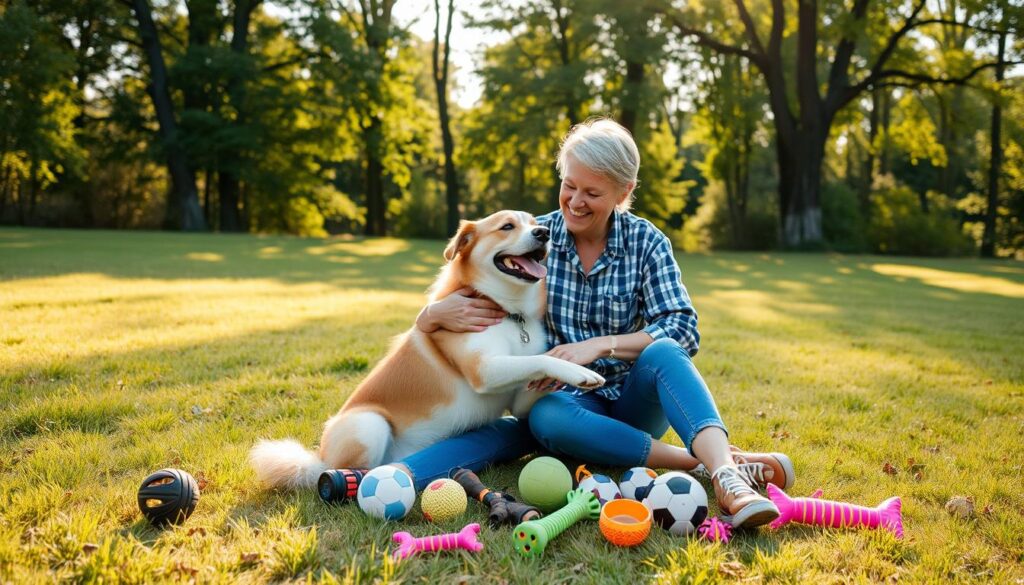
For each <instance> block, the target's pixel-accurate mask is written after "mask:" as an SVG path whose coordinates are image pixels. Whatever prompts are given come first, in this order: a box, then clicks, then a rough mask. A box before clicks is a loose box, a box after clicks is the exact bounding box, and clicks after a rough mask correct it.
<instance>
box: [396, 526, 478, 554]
mask: <svg viewBox="0 0 1024 585" xmlns="http://www.w3.org/2000/svg"><path fill="white" fill-rule="evenodd" d="M479 533H480V525H479V524H477V523H475V522H474V523H473V524H467V525H466V527H465V528H463V529H462V530H460V531H458V532H450V533H448V534H435V535H434V536H424V537H422V538H413V536H412V535H411V534H409V533H408V532H396V533H395V534H394V535H393V536H392V537H391V540H393V541H395V542H397V543H398V549H397V550H395V552H394V553H392V555H391V556H392V557H394V559H395V560H396V561H400V560H402V559H404V558H406V557H410V556H412V555H414V554H416V553H420V552H435V551H439V550H451V549H455V548H461V549H463V550H468V551H470V552H480V551H481V550H483V548H484V545H483V543H482V542H479V541H477V539H476V535H477V534H479Z"/></svg>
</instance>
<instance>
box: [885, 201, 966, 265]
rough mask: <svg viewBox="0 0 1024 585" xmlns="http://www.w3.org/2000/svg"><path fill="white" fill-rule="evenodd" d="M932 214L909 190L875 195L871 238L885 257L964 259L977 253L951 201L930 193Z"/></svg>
mask: <svg viewBox="0 0 1024 585" xmlns="http://www.w3.org/2000/svg"><path fill="white" fill-rule="evenodd" d="M927 198H928V202H929V209H930V211H929V212H925V211H924V210H922V208H921V198H920V196H919V195H918V194H917V193H914V192H913V191H911V190H910V189H909V188H908V187H901V186H892V187H889V188H883V189H879V190H878V191H876V192H875V193H874V194H873V195H872V196H871V204H872V213H871V221H870V223H869V225H868V239H869V242H870V244H871V247H872V249H873V250H874V251H876V252H879V253H882V254H908V255H914V256H960V255H966V254H968V253H970V252H971V251H973V249H974V246H973V244H972V242H971V241H970V240H969V239H968V238H967V237H966V236H965V235H964V233H963V232H962V231H961V229H960V225H959V222H958V221H957V219H956V218H955V217H954V216H953V215H952V213H951V211H952V205H951V204H950V202H949V200H948V199H947V198H945V197H943V196H942V195H939V194H937V193H928V195H927Z"/></svg>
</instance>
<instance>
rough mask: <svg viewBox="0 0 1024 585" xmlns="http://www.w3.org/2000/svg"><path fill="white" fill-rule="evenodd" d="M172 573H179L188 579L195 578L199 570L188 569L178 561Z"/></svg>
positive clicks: (188, 567)
mask: <svg viewBox="0 0 1024 585" xmlns="http://www.w3.org/2000/svg"><path fill="white" fill-rule="evenodd" d="M174 572H175V573H181V574H182V575H188V576H189V577H195V576H196V573H198V572H199V569H196V568H195V567H190V566H188V565H186V564H185V563H183V562H181V561H178V562H176V563H174Z"/></svg>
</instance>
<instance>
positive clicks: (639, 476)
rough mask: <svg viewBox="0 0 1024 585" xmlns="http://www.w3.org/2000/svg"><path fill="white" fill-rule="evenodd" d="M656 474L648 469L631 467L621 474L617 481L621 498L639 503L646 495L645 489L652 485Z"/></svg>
mask: <svg viewBox="0 0 1024 585" xmlns="http://www.w3.org/2000/svg"><path fill="white" fill-rule="evenodd" d="M656 477H658V474H657V473H655V472H654V470H653V469H651V468H649V467H631V468H629V469H627V470H626V473H623V474H622V479H620V480H619V492H620V493H622V497H624V498H628V499H630V500H636V501H638V502H639V501H640V500H642V499H644V495H646V494H647V488H649V487H650V486H651V484H652V483H654V478H656Z"/></svg>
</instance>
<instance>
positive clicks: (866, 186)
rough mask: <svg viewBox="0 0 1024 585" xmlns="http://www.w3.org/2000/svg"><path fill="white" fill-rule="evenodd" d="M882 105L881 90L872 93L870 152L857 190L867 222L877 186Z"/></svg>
mask: <svg viewBox="0 0 1024 585" xmlns="http://www.w3.org/2000/svg"><path fill="white" fill-rule="evenodd" d="M881 105H882V96H881V90H879V89H875V90H872V92H871V114H870V115H869V116H868V152H867V156H865V157H864V166H863V167H862V169H861V175H862V176H861V180H860V183H859V189H858V190H857V201H858V203H860V213H861V216H862V217H863V218H864V219H865V220H866V219H867V218H868V215H869V214H870V213H871V189H872V187H874V185H875V161H876V160H877V159H878V157H877V156H876V155H875V139H876V138H877V137H878V114H879V108H880V107H881Z"/></svg>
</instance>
